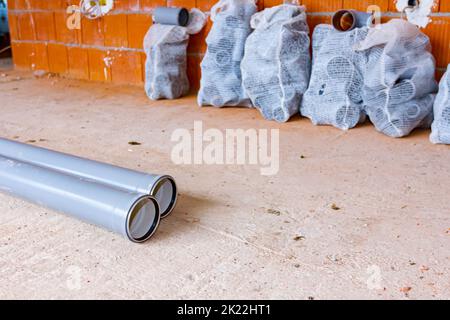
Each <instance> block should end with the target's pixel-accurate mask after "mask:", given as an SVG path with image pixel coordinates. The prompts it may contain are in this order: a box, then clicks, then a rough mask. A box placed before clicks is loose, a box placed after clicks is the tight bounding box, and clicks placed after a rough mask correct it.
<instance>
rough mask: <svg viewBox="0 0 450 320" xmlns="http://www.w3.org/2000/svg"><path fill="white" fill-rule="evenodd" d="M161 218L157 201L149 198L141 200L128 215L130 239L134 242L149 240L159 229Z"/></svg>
mask: <svg viewBox="0 0 450 320" xmlns="http://www.w3.org/2000/svg"><path fill="white" fill-rule="evenodd" d="M160 218H161V216H160V214H159V206H158V202H157V201H156V199H155V198H153V197H149V196H145V197H142V198H140V199H139V200H138V201H136V202H135V204H134V205H133V207H132V208H131V209H130V212H129V213H128V219H127V234H128V238H129V239H130V240H131V241H133V242H144V241H146V240H148V239H149V238H150V237H151V236H152V235H153V234H154V233H155V231H156V229H157V228H158V225H159V220H160Z"/></svg>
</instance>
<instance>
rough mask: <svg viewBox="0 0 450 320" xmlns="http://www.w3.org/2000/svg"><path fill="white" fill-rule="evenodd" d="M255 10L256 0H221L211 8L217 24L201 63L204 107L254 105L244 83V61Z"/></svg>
mask: <svg viewBox="0 0 450 320" xmlns="http://www.w3.org/2000/svg"><path fill="white" fill-rule="evenodd" d="M255 12H256V5H255V0H220V1H219V2H218V3H217V4H215V5H214V6H213V7H212V8H211V20H212V21H213V23H214V24H213V26H212V28H211V31H210V32H209V34H208V36H207V38H206V44H207V50H206V54H205V56H204V58H203V60H202V63H201V71H202V77H201V81H200V91H199V93H198V104H199V105H200V106H202V105H212V106H215V107H223V106H248V107H250V106H251V102H250V100H249V99H248V97H247V96H246V94H245V93H244V89H243V86H242V76H241V60H242V58H243V56H244V46H245V40H246V39H247V37H248V35H249V34H250V32H251V28H250V18H251V16H252V15H253V14H254V13H255Z"/></svg>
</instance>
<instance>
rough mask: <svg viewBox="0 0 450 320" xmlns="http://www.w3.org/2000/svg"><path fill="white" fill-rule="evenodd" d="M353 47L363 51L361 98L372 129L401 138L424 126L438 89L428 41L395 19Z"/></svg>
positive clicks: (404, 22) (423, 35)
mask: <svg viewBox="0 0 450 320" xmlns="http://www.w3.org/2000/svg"><path fill="white" fill-rule="evenodd" d="M355 49H356V50H357V51H359V52H366V53H367V55H368V62H367V65H366V69H365V77H364V87H363V91H362V97H363V100H364V104H365V110H366V113H367V115H368V116H369V118H370V120H371V121H372V123H373V124H374V125H375V127H376V129H377V130H378V131H380V132H382V133H384V134H386V135H388V136H391V137H403V136H406V135H408V134H410V133H411V131H412V130H414V129H415V128H417V127H424V126H427V125H429V123H430V114H431V113H432V107H433V101H434V97H435V95H434V92H435V91H436V90H437V83H436V80H435V67H436V66H435V60H434V57H433V56H432V54H431V52H430V51H431V45H430V39H429V38H428V37H427V36H426V35H425V34H423V33H422V32H420V30H419V29H418V28H417V27H416V26H414V25H413V24H411V23H409V22H407V21H405V20H401V19H394V20H391V21H389V22H388V23H386V24H383V25H381V26H379V27H378V28H372V29H370V31H369V33H368V35H367V37H366V38H365V39H364V41H362V42H361V43H359V44H358V45H357V46H355Z"/></svg>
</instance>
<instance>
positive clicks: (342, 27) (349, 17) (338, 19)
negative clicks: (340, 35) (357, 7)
mask: <svg viewBox="0 0 450 320" xmlns="http://www.w3.org/2000/svg"><path fill="white" fill-rule="evenodd" d="M332 23H333V26H334V28H335V29H336V30H338V31H342V32H345V31H350V30H353V29H354V28H355V27H356V16H355V15H354V13H353V12H352V11H350V10H339V11H338V12H336V13H335V14H334V16H333V18H332Z"/></svg>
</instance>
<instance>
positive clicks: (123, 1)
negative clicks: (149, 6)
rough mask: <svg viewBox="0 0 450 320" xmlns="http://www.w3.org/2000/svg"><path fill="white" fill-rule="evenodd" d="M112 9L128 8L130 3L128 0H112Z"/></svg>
mask: <svg viewBox="0 0 450 320" xmlns="http://www.w3.org/2000/svg"><path fill="white" fill-rule="evenodd" d="M113 9H114V10H128V9H130V4H129V1H128V0H114V8H113Z"/></svg>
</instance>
